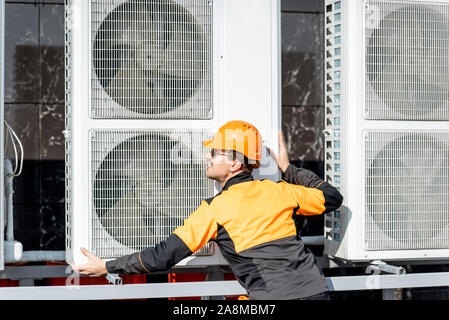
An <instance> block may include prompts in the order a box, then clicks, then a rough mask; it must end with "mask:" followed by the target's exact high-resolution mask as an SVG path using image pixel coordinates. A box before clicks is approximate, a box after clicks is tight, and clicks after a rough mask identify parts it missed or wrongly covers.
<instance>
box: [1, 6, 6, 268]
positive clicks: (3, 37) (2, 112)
mask: <svg viewBox="0 0 449 320" xmlns="http://www.w3.org/2000/svg"><path fill="white" fill-rule="evenodd" d="M4 40H5V2H4V1H2V2H1V3H0V141H3V132H4V128H3V127H4V125H3V118H4V79H5V78H4V62H3V61H5V60H4V52H5V51H4V44H5V42H4ZM3 158H4V150H3V144H2V145H1V146H0V159H1V161H0V194H1V195H2V198H1V200H0V270H3V269H4V267H5V264H4V252H5V249H4V239H5V237H4V230H5V224H4V223H5V220H4V219H5V208H4V206H5V202H4V201H3V196H4V194H5V193H4V179H3V176H4V166H3V163H4V161H3Z"/></svg>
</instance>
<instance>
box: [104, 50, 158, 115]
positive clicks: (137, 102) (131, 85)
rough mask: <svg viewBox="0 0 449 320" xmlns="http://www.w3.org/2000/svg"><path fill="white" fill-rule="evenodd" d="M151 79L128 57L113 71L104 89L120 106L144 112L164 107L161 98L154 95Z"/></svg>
mask: <svg viewBox="0 0 449 320" xmlns="http://www.w3.org/2000/svg"><path fill="white" fill-rule="evenodd" d="M151 80H152V79H149V78H148V75H147V73H146V72H144V71H143V70H142V69H141V68H140V66H138V65H137V64H136V62H135V61H134V60H133V59H129V60H127V61H126V62H125V63H124V64H123V65H122V68H121V69H119V70H118V71H117V72H116V73H115V76H114V78H112V79H111V81H110V82H109V84H108V86H107V87H105V90H106V92H107V93H108V95H109V96H111V97H112V98H113V99H114V100H115V101H116V102H117V103H118V104H120V105H121V106H123V107H125V108H127V109H130V110H131V111H134V112H141V113H146V112H145V111H146V110H147V109H148V108H157V107H158V106H162V107H165V105H164V104H163V100H161V99H159V98H158V96H157V95H155V90H154V88H153V87H152V86H153V85H152V83H151Z"/></svg>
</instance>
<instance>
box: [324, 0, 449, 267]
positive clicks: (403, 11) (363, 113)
mask: <svg viewBox="0 0 449 320" xmlns="http://www.w3.org/2000/svg"><path fill="white" fill-rule="evenodd" d="M324 30H325V79H326V83H325V87H326V91H325V99H326V102H325V109H326V119H325V121H326V124H325V131H324V132H325V136H326V138H325V145H326V148H325V154H326V155H325V176H326V179H327V181H329V182H331V183H332V184H333V185H335V186H337V187H339V188H340V191H341V192H342V194H343V195H344V198H345V200H344V202H343V206H342V207H341V208H340V209H339V210H336V211H334V212H332V213H329V214H328V215H326V217H325V238H326V240H325V253H326V254H327V255H329V256H331V257H335V258H340V259H344V260H348V261H360V262H362V261H369V260H379V259H380V260H385V261H414V260H428V259H429V260H430V259H435V260H443V259H446V260H447V259H448V258H449V201H448V200H449V59H448V57H449V1H447V0H446V1H442V0H436V1H432V2H430V1H424V0H422V1H421V0H420V1H418V0H415V1H391V0H390V1H384V0H365V1H363V0H357V1H355V0H341V1H335V0H326V1H325V29H324Z"/></svg>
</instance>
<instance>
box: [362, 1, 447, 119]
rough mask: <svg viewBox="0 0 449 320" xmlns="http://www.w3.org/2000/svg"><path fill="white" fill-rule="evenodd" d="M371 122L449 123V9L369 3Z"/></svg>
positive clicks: (368, 114)
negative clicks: (421, 121)
mask: <svg viewBox="0 0 449 320" xmlns="http://www.w3.org/2000/svg"><path fill="white" fill-rule="evenodd" d="M366 8H367V9H366V16H365V26H366V29H365V37H366V39H365V45H366V48H365V63H366V74H365V79H366V86H365V88H366V104H365V108H366V109H365V116H366V117H367V118H368V119H395V120H448V119H449V59H448V56H449V5H448V4H428V3H422V4H417V3H416V2H413V3H412V2H403V1H368V4H367V6H366Z"/></svg>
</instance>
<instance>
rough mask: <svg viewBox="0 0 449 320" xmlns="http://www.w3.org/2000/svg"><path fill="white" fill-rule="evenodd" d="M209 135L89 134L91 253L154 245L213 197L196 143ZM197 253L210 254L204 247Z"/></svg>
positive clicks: (122, 251) (179, 132)
mask: <svg viewBox="0 0 449 320" xmlns="http://www.w3.org/2000/svg"><path fill="white" fill-rule="evenodd" d="M209 135H210V134H209V132H204V131H184V130H167V131H157V130H146V131H142V130H139V131H127V130H114V131H110V130H109V131H107V130H106V131H105V130H96V131H94V132H92V136H91V139H92V141H91V152H92V162H91V168H92V172H91V188H92V217H91V226H90V228H89V229H90V230H91V239H92V240H91V241H92V246H91V248H92V250H93V252H95V253H96V254H97V255H98V256H99V257H101V258H106V259H108V258H115V257H118V256H121V255H124V254H129V253H131V252H135V251H140V250H143V249H145V248H147V247H150V246H154V245H156V244H158V243H159V242H160V241H162V240H165V239H166V238H168V236H169V235H170V234H171V233H172V232H173V230H174V229H175V228H176V227H177V226H180V225H182V224H183V222H184V219H186V218H187V217H188V216H189V214H191V213H192V212H193V211H195V210H196V208H197V207H198V206H199V205H200V204H201V201H202V200H204V199H207V198H209V197H211V196H213V194H214V186H213V183H212V182H211V180H209V179H207V178H206V177H205V172H204V170H205V166H204V161H205V150H204V149H203V146H202V143H201V142H202V141H203V140H205V139H206V138H207V137H209ZM209 249H213V247H212V246H210V248H209ZM201 253H202V254H204V255H208V254H212V253H213V252H211V250H208V249H207V248H206V250H204V249H203V251H202V252H201Z"/></svg>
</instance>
